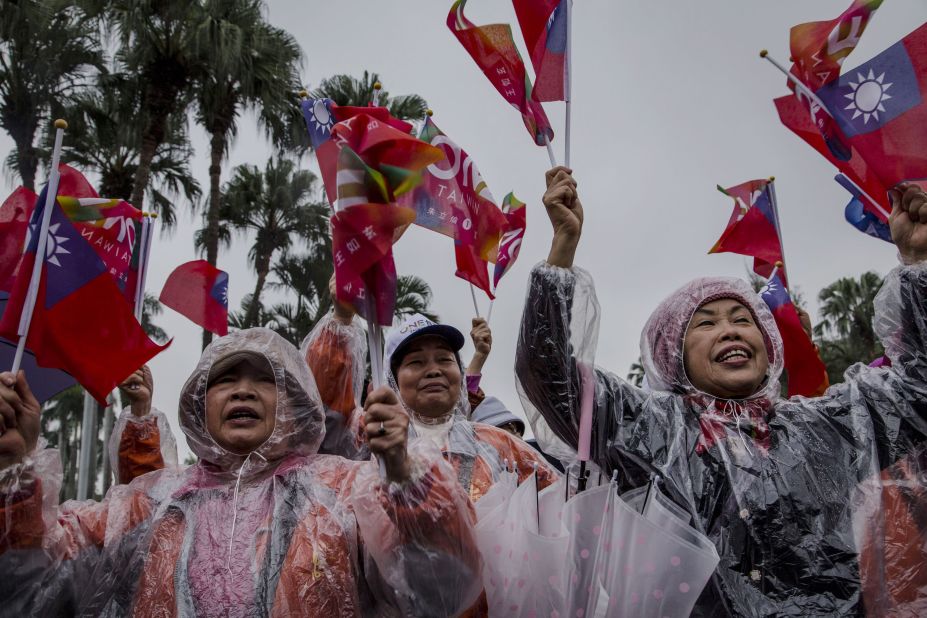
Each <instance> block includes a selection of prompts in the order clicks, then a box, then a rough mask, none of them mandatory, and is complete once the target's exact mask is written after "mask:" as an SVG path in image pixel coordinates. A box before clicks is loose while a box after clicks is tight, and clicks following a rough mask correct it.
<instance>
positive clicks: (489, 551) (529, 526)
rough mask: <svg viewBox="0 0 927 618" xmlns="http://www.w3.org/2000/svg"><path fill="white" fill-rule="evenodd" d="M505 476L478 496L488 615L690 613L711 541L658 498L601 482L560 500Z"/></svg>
mask: <svg viewBox="0 0 927 618" xmlns="http://www.w3.org/2000/svg"><path fill="white" fill-rule="evenodd" d="M515 482H516V480H515V476H514V474H512V473H508V474H507V476H506V477H505V478H503V479H500V481H499V482H498V483H497V484H496V485H495V486H494V487H493V488H492V489H491V490H490V492H489V493H487V494H486V496H485V497H484V498H483V500H481V501H480V502H479V503H477V507H476V508H477V514H478V517H479V522H478V523H477V527H476V531H477V540H478V542H479V545H480V549H481V551H482V552H483V556H484V569H483V585H484V587H485V589H486V592H487V598H488V601H489V608H490V615H493V616H497V615H498V616H503V615H504V616H524V617H529V616H555V615H560V616H583V615H585V616H614V617H618V616H641V617H649V616H657V617H661V616H673V617H680V618H684V617H686V616H688V615H689V614H690V612H691V611H692V607H693V606H694V605H695V602H696V599H697V598H698V596H699V594H700V592H701V591H702V589H703V588H704V587H705V585H706V583H707V582H708V580H709V578H710V577H711V573H712V571H714V569H715V566H716V565H717V564H718V554H717V551H716V550H715V548H714V546H713V545H712V544H711V542H710V541H709V540H708V539H707V538H706V537H705V536H704V535H701V534H699V533H698V532H697V531H695V530H694V529H692V528H691V526H689V525H688V522H687V517H688V516H687V515H685V514H684V512H681V511H680V509H679V508H678V507H675V506H673V505H670V506H667V505H666V504H665V503H666V502H668V501H667V500H666V498H665V497H663V496H661V497H660V498H659V499H658V498H657V497H656V496H658V495H659V492H658V491H656V490H654V491H653V492H652V494H651V495H652V496H653V499H651V500H648V501H647V506H648V509H647V510H645V511H644V515H641V512H640V507H641V506H642V502H643V500H641V498H642V495H640V493H639V492H638V494H637V495H631V496H630V498H632V499H633V500H634V505H632V504H631V503H629V502H628V501H627V499H628V498H626V497H619V496H618V492H617V485H616V484H614V483H608V482H606V483H604V484H603V485H600V486H599V487H595V488H593V489H587V490H586V491H584V492H582V493H580V494H577V495H576V496H574V497H572V498H570V499H569V500H568V501H565V500H564V499H565V495H566V492H565V487H564V483H565V482H566V479H561V480H560V481H558V482H557V483H555V484H554V485H551V486H550V487H548V488H547V489H545V490H543V491H541V492H540V494H538V493H537V490H536V485H535V479H534V477H533V476H532V477H529V478H528V479H527V480H526V481H524V482H523V483H522V484H521V485H519V486H518V487H516V486H515Z"/></svg>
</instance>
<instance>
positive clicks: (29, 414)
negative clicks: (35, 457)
mask: <svg viewBox="0 0 927 618" xmlns="http://www.w3.org/2000/svg"><path fill="white" fill-rule="evenodd" d="M40 411H41V406H40V405H39V402H38V401H36V399H35V396H34V395H33V394H32V390H31V389H30V388H29V383H28V382H26V374H25V373H23V372H22V371H20V372H19V373H18V374H17V375H13V373H12V372H9V371H5V372H3V373H0V470H2V469H4V468H7V467H9V466H11V465H13V464H17V463H20V462H22V460H23V458H24V457H25V456H26V455H28V454H29V453H31V452H32V451H34V450H35V445H36V444H37V443H38V441H39V429H40V425H39V413H40Z"/></svg>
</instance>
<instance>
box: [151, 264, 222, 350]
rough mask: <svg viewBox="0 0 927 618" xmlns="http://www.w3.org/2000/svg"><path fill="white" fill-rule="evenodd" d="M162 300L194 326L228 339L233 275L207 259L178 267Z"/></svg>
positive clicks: (162, 291) (167, 282)
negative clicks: (230, 289) (230, 275)
mask: <svg viewBox="0 0 927 618" xmlns="http://www.w3.org/2000/svg"><path fill="white" fill-rule="evenodd" d="M160 300H161V302H162V303H164V305H165V306H166V307H170V308H171V309H173V310H174V311H176V312H177V313H179V314H180V315H182V316H184V317H186V318H187V319H189V320H190V321H191V322H193V323H194V324H196V325H198V326H201V327H202V328H204V329H206V330H208V331H209V332H212V333H215V334H217V335H219V336H220V337H224V336H225V335H227V334H228V332H229V275H228V273H227V272H225V271H222V270H219V269H218V268H216V267H215V266H213V265H212V264H210V263H209V262H207V261H206V260H193V261H192V262H186V263H184V264H181V265H180V266H178V267H177V268H175V269H174V270H173V271H172V272H171V274H170V275H168V277H167V281H165V282H164V288H163V289H162V290H161V295H160Z"/></svg>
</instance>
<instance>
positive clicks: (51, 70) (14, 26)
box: [0, 0, 103, 190]
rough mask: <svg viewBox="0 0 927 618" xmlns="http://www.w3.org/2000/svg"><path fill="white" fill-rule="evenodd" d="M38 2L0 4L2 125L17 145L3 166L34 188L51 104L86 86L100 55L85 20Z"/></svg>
mask: <svg viewBox="0 0 927 618" xmlns="http://www.w3.org/2000/svg"><path fill="white" fill-rule="evenodd" d="M54 4H55V3H52V2H49V1H42V0H20V1H13V0H0V14H2V15H3V20H2V22H3V25H2V26H0V127H3V129H4V130H5V131H6V132H7V133H8V134H9V135H10V137H11V138H12V139H13V143H14V144H15V148H14V150H13V151H12V152H11V153H10V156H9V157H8V158H7V166H8V167H9V168H11V169H15V170H16V172H17V173H18V174H19V176H20V178H21V179H22V184H23V186H25V187H26V188H28V189H30V190H35V176H36V173H37V170H38V165H39V156H38V152H37V150H36V146H35V144H34V142H35V138H36V135H37V134H38V133H39V130H40V128H41V127H42V126H43V125H47V124H48V121H49V120H50V115H51V109H52V106H53V104H54V102H55V101H58V100H62V99H65V98H67V97H70V96H73V95H74V94H75V93H76V92H79V91H80V90H81V89H82V88H83V87H85V86H86V85H87V83H88V81H89V80H90V79H91V77H92V74H93V73H94V69H97V70H100V69H102V66H103V54H102V51H101V49H100V46H99V43H98V41H97V37H96V36H95V34H96V33H95V32H94V29H93V28H92V27H91V26H90V25H89V18H88V17H87V15H86V14H85V13H83V12H82V11H80V10H79V9H77V8H75V7H69V6H64V7H57V6H53V5H54Z"/></svg>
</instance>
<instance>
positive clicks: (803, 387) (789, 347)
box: [760, 269, 830, 397]
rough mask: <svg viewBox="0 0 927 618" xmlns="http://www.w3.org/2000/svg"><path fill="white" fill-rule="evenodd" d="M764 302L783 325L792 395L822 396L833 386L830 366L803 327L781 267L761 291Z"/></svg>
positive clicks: (780, 325)
mask: <svg viewBox="0 0 927 618" xmlns="http://www.w3.org/2000/svg"><path fill="white" fill-rule="evenodd" d="M760 296H761V297H762V298H763V301H764V302H765V303H766V305H767V306H769V310H770V311H771V312H772V314H773V318H775V320H776V326H778V327H779V334H780V335H781V336H782V345H783V348H784V352H785V359H784V360H785V370H786V371H787V372H788V385H789V386H788V389H789V390H788V395H789V397H792V396H794V395H803V396H805V397H818V396H820V395H823V394H824V391H826V390H827V387H828V386H829V385H830V383H829V381H828V378H827V368H826V367H825V366H824V363H823V362H821V358H820V356H818V352H817V350H816V349H815V347H814V343H813V342H812V341H811V339H809V338H808V334H807V333H806V332H805V330H804V329H803V328H802V326H801V320H800V319H799V317H798V311H797V310H796V309H795V305H794V304H793V303H792V297H791V296H789V291H788V289H786V286H785V283H784V282H783V281H782V278H781V277H780V276H779V271H778V269H777V270H776V271H774V272H773V275H772V277H771V278H770V280H769V281H768V282H767V283H766V287H764V288H763V290H762V291H761V292H760Z"/></svg>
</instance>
